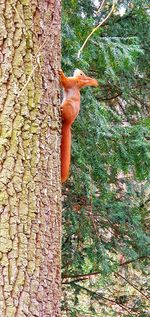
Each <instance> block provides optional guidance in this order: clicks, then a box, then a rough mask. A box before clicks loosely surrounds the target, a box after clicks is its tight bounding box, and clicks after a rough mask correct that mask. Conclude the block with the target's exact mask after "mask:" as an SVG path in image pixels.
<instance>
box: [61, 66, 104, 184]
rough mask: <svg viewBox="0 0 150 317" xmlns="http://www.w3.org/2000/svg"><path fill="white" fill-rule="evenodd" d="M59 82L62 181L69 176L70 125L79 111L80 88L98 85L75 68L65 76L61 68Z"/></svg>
mask: <svg viewBox="0 0 150 317" xmlns="http://www.w3.org/2000/svg"><path fill="white" fill-rule="evenodd" d="M59 73H60V82H61V85H62V87H63V89H64V97H63V102H62V105H61V112H62V139H61V181H62V183H64V182H65V181H66V180H67V178H68V176H69V167H70V160H71V125H72V124H73V122H74V120H75V119H76V117H77V115H78V113H79V111H80V89H81V88H83V87H85V86H95V87H96V86H98V82H97V80H96V79H95V78H91V77H88V76H86V75H85V74H84V73H83V72H82V71H81V70H79V69H76V70H75V71H74V75H73V77H66V76H65V75H64V73H63V71H62V70H60V71H59Z"/></svg>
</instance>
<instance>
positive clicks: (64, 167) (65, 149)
mask: <svg viewBox="0 0 150 317" xmlns="http://www.w3.org/2000/svg"><path fill="white" fill-rule="evenodd" d="M70 159H71V126H70V125H68V124H65V123H62V139H61V181H62V183H64V182H65V181H66V180H67V178H68V176H69V168H70Z"/></svg>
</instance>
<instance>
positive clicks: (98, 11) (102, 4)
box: [97, 0, 106, 13]
mask: <svg viewBox="0 0 150 317" xmlns="http://www.w3.org/2000/svg"><path fill="white" fill-rule="evenodd" d="M105 1H106V0H102V2H101V4H100V6H99V8H98V10H97V13H100V11H101V10H102V7H103V6H104V3H105Z"/></svg>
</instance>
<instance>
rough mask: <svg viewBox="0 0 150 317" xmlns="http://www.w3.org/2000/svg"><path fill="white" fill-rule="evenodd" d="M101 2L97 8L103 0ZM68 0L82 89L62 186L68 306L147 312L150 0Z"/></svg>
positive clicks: (68, 43)
mask: <svg viewBox="0 0 150 317" xmlns="http://www.w3.org/2000/svg"><path fill="white" fill-rule="evenodd" d="M102 3H103V7H102V9H101V10H99V9H100V4H102ZM111 8H112V1H101V3H100V2H99V1H92V0H86V1H84V0H79V1H75V0H71V1H66V0H63V12H62V28H63V35H62V55H63V60H62V69H63V70H64V72H65V74H66V75H69V76H70V75H71V74H72V73H73V70H74V69H75V68H80V69H82V70H83V71H84V72H85V73H87V74H88V75H90V76H93V77H95V78H97V79H98V81H99V87H98V88H96V89H93V88H86V89H85V90H83V91H82V100H81V111H80V114H79V116H78V118H77V120H76V122H75V123H74V125H73V129H72V132H73V144H72V163H71V175H70V178H69V180H68V182H67V183H66V185H65V186H64V187H63V197H64V199H63V254H62V258H63V272H62V278H63V280H62V283H63V305H62V306H63V307H62V308H63V314H64V316H67V317H79V316H90V317H92V316H99V317H100V316H140V317H144V316H148V315H149V313H150V308H149V305H148V265H149V243H150V239H149V231H148V229H149V210H150V187H149V176H150V174H149V171H150V133H149V132H150V119H149V113H150V94H149V89H150V59H149V56H150V4H149V1H145V0H143V1H140V0H133V1H128V0H124V1H117V2H116V4H115V9H114V11H113V13H112V14H111V16H110V17H109V19H108V20H107V21H106V22H105V23H104V24H103V25H102V26H101V27H100V28H99V29H98V30H97V31H96V32H94V34H93V35H92V37H91V38H90V39H89V41H88V42H87V44H86V46H85V47H84V49H83V51H82V52H81V55H80V58H78V56H77V54H78V52H79V49H80V48H81V46H82V44H83V42H84V41H85V39H86V37H87V36H88V35H89V34H90V32H91V31H92V30H93V28H94V27H95V26H97V25H98V24H99V23H100V21H102V20H103V19H104V18H105V17H106V16H107V14H108V13H109V12H110V11H111Z"/></svg>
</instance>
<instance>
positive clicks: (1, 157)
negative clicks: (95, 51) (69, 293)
mask: <svg viewBox="0 0 150 317" xmlns="http://www.w3.org/2000/svg"><path fill="white" fill-rule="evenodd" d="M0 30H1V32H0V47H1V52H0V73H1V74H0V77H1V92H0V114H1V117H0V123H1V124H0V133H1V138H0V161H1V166H0V217H1V220H0V259H1V263H0V316H1V317H33V316H37V317H56V316H60V295H61V292H60V245H61V185H60V162H59V161H60V158H59V157H60V119H59V107H58V106H59V78H58V69H59V68H60V0H47V1H46V0H1V1H0Z"/></svg>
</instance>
